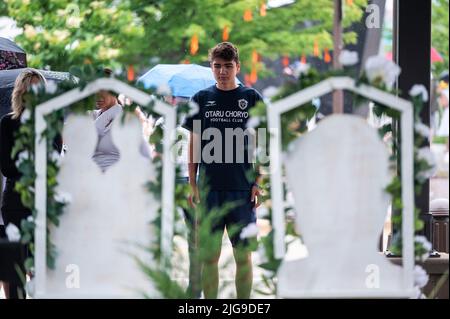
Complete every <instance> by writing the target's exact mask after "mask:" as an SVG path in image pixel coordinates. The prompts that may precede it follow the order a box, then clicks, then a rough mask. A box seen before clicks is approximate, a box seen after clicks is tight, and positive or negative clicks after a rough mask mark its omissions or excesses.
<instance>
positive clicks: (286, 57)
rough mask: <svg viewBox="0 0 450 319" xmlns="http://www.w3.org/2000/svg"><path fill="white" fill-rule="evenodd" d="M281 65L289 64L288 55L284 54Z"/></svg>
mask: <svg viewBox="0 0 450 319" xmlns="http://www.w3.org/2000/svg"><path fill="white" fill-rule="evenodd" d="M282 63H283V66H284V67H287V66H288V65H289V57H288V56H287V55H285V56H284V57H283V60H282Z"/></svg>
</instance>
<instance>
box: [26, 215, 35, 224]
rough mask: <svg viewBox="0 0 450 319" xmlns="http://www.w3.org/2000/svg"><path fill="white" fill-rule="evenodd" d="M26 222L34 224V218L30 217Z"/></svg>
mask: <svg viewBox="0 0 450 319" xmlns="http://www.w3.org/2000/svg"><path fill="white" fill-rule="evenodd" d="M27 221H28V222H30V223H34V217H33V216H31V215H30V216H28V217H27Z"/></svg>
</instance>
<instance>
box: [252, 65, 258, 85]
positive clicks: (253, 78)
mask: <svg viewBox="0 0 450 319" xmlns="http://www.w3.org/2000/svg"><path fill="white" fill-rule="evenodd" d="M257 81H258V72H257V71H256V67H255V66H253V67H252V72H251V73H250V82H251V83H252V84H255V83H256V82H257Z"/></svg>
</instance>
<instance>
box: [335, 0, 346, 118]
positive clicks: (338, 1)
mask: <svg viewBox="0 0 450 319" xmlns="http://www.w3.org/2000/svg"><path fill="white" fill-rule="evenodd" d="M333 46H334V49H333V68H334V69H335V70H339V69H341V68H342V66H341V64H340V63H339V55H340V54H341V49H342V0H334V26H333ZM333 113H344V92H343V91H342V90H337V91H334V92H333Z"/></svg>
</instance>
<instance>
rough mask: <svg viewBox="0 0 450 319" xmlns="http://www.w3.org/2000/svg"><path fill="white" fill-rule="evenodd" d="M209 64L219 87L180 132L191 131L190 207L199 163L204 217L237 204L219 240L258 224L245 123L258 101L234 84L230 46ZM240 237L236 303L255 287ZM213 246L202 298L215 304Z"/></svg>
mask: <svg viewBox="0 0 450 319" xmlns="http://www.w3.org/2000/svg"><path fill="white" fill-rule="evenodd" d="M209 61H210V64H211V68H212V71H213V74H214V78H215V80H216V82H217V83H216V84H215V85H214V86H211V87H209V88H207V89H204V90H201V91H199V92H197V93H196V94H195V95H194V96H193V98H192V100H193V101H194V102H195V103H197V104H198V106H199V111H198V113H197V114H195V115H194V116H192V117H190V118H188V119H187V120H186V121H185V123H184V127H185V128H186V129H188V130H189V131H190V143H189V183H190V185H191V188H192V193H193V196H192V198H193V205H195V203H198V202H199V192H198V186H197V181H196V176H197V169H198V164H197V163H200V172H201V173H202V175H203V176H204V177H205V180H206V182H207V188H208V196H207V198H206V206H207V211H211V210H212V209H213V208H222V207H224V205H226V204H227V203H230V202H233V203H237V206H235V207H234V208H233V209H231V210H230V211H229V212H228V213H227V214H226V215H225V216H223V217H221V218H220V219H219V221H218V222H217V223H216V224H215V225H214V226H213V232H214V233H219V234H223V231H224V229H225V227H227V230H229V229H230V228H231V227H239V228H241V229H242V228H243V227H246V226H247V225H249V224H251V223H255V222H256V214H255V208H256V207H257V206H258V205H259V203H258V196H259V187H258V185H257V183H256V181H255V180H249V178H248V176H249V171H250V172H251V171H252V170H254V167H253V163H252V161H251V159H250V155H251V154H250V150H249V144H250V142H249V139H250V138H251V137H250V136H249V135H250V134H248V131H247V130H246V123H247V120H248V119H249V117H250V115H249V110H250V108H251V107H253V106H254V105H255V104H256V103H257V102H258V101H260V100H262V97H261V95H260V94H259V93H258V92H257V91H256V90H254V89H252V88H247V87H244V86H241V85H238V84H237V83H236V74H237V73H238V72H239V70H240V62H239V54H238V50H237V48H236V47H235V46H234V45H233V44H231V43H229V42H223V43H220V44H218V45H216V46H215V47H214V48H212V49H211V50H210V52H209ZM200 155H201V157H200ZM239 235H240V234H239V232H238V233H237V234H232V235H231V236H230V235H229V237H230V240H231V243H232V245H233V254H234V259H235V262H236V282H235V283H236V291H237V298H249V297H250V292H251V288H252V281H253V273H252V260H251V252H250V251H249V250H248V249H246V245H247V244H248V243H247V242H246V240H245V239H242V238H240V236H239ZM200 246H202V243H200ZM214 246H216V247H214V248H213V251H212V253H211V257H209V258H208V259H207V260H206V261H205V262H204V265H203V273H202V279H203V280H202V283H203V291H204V294H205V297H206V298H217V294H218V285H219V273H218V261H219V257H220V251H221V242H220V243H217V244H214Z"/></svg>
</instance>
